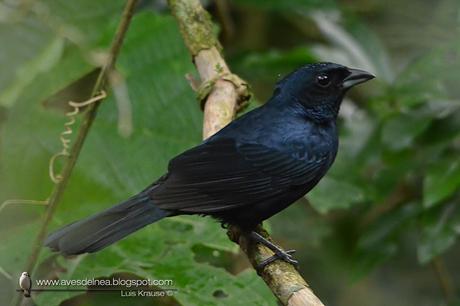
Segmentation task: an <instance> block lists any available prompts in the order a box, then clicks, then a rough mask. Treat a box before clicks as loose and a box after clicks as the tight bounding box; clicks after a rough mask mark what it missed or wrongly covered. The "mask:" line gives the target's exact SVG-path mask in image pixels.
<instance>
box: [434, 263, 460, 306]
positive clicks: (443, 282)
mask: <svg viewBox="0 0 460 306" xmlns="http://www.w3.org/2000/svg"><path fill="white" fill-rule="evenodd" d="M431 266H432V267H433V270H434V273H435V274H436V277H437V279H438V281H439V285H440V287H441V290H442V293H443V294H444V299H445V301H446V304H449V303H450V302H452V301H453V300H454V298H455V289H454V286H453V284H452V283H453V281H452V277H451V276H450V274H449V272H448V271H447V269H446V266H445V265H444V261H443V260H442V257H440V256H438V257H435V258H433V260H432V261H431Z"/></svg>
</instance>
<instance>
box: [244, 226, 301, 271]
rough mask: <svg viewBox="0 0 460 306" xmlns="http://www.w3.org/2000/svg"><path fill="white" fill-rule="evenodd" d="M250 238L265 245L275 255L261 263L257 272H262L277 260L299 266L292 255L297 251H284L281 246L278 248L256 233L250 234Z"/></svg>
mask: <svg viewBox="0 0 460 306" xmlns="http://www.w3.org/2000/svg"><path fill="white" fill-rule="evenodd" d="M249 237H251V239H252V240H254V241H256V242H258V243H261V244H263V245H264V246H266V247H267V248H269V249H270V250H272V251H273V253H275V254H274V255H273V256H271V257H269V258H267V259H264V260H263V261H261V262H260V263H259V264H258V265H257V267H256V270H257V271H262V269H263V268H264V267H265V266H266V265H268V264H270V263H272V262H274V261H275V260H277V259H282V260H284V261H285V262H287V263H290V264H292V265H294V266H297V264H298V263H299V262H298V261H297V260H295V259H294V258H293V257H292V254H294V253H295V250H287V251H285V250H283V249H282V248H280V247H279V246H277V245H276V244H274V243H273V242H271V241H269V240H268V239H266V238H265V237H263V236H262V235H261V234H259V233H257V232H255V231H252V232H250V234H249Z"/></svg>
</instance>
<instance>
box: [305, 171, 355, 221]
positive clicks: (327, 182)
mask: <svg viewBox="0 0 460 306" xmlns="http://www.w3.org/2000/svg"><path fill="white" fill-rule="evenodd" d="M307 197H308V198H309V200H310V202H311V204H312V206H313V208H315V209H316V210H317V211H318V212H320V213H322V214H325V213H327V212H329V211H330V210H333V209H345V208H350V207H351V206H352V205H353V204H356V203H359V202H362V201H364V193H363V191H362V190H361V189H360V188H359V187H357V186H355V185H353V184H351V183H348V182H345V181H339V180H337V179H334V178H331V177H329V176H326V177H325V178H323V179H322V180H321V182H320V183H319V184H318V185H317V186H316V187H315V188H314V189H313V190H312V191H310V192H309V193H308V196H307Z"/></svg>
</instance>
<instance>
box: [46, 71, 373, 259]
mask: <svg viewBox="0 0 460 306" xmlns="http://www.w3.org/2000/svg"><path fill="white" fill-rule="evenodd" d="M372 77H373V76H372V75H371V74H369V73H366V72H364V71H361V70H357V69H349V68H346V67H344V66H341V65H337V64H332V63H320V64H314V65H307V66H304V67H302V68H300V69H298V70H296V71H294V72H293V73H291V74H290V75H288V76H287V77H285V78H284V79H283V80H281V81H280V82H278V84H277V86H276V88H275V91H274V94H273V96H272V98H271V99H270V100H269V101H268V102H267V103H266V104H264V105H263V106H261V107H259V108H257V109H255V110H253V111H251V112H249V113H247V114H245V115H244V116H242V117H240V118H239V119H237V120H235V121H234V122H232V123H230V124H229V125H228V126H226V127H225V128H224V129H222V130H221V131H219V132H218V133H217V134H215V135H214V136H212V137H211V138H209V139H207V140H206V141H204V142H203V143H202V144H200V145H198V146H196V147H194V148H192V149H190V150H188V151H185V152H184V153H182V154H180V155H178V156H177V157H175V158H173V159H172V160H171V161H170V163H169V167H168V172H167V174H165V175H164V176H163V177H162V178H161V179H159V180H158V181H157V182H155V183H153V184H152V185H151V186H150V187H148V188H147V189H145V190H144V191H143V192H142V193H140V194H139V196H137V197H136V196H135V197H133V198H132V199H130V201H131V204H130V205H125V206H126V214H127V215H130V216H131V218H126V217H124V219H126V220H127V221H123V219H121V218H122V217H123V213H122V212H121V213H120V211H117V214H115V213H110V210H109V211H107V212H103V213H101V214H99V215H102V216H103V218H104V219H102V217H98V215H96V216H94V217H90V218H88V219H85V220H82V221H79V222H77V224H79V226H74V225H71V226H70V227H72V226H74V227H75V229H76V230H77V229H78V227H80V228H82V227H85V226H86V227H89V229H88V228H87V229H86V230H85V231H84V232H85V233H86V234H85V237H82V238H81V240H82V241H84V243H80V244H78V242H77V241H78V239H79V238H78V235H79V234H78V233H77V231H76V230H75V231H71V230H70V231H69V227H67V228H63V229H62V230H61V231H60V232H59V231H58V232H57V233H55V234H53V235H51V236H50V237H49V238H48V241H47V245H49V246H50V247H52V248H53V249H55V250H60V251H62V252H64V253H69V254H78V253H81V252H92V251H97V250H98V249H100V248H103V247H105V246H106V245H108V244H111V243H113V242H114V241H116V240H118V239H121V238H123V237H124V236H126V235H128V234H129V233H131V232H133V231H134V230H137V229H139V228H140V227H143V226H145V225H147V224H150V223H152V222H155V221H157V220H159V219H161V218H162V217H166V216H174V215H178V214H199V215H211V216H213V217H215V218H217V219H219V220H221V221H222V222H224V223H230V224H236V225H239V226H241V227H242V228H244V229H246V230H252V229H253V228H254V227H255V226H256V225H257V224H258V223H260V222H261V221H263V220H265V219H268V218H269V217H271V216H272V215H274V214H276V213H277V212H279V211H281V210H282V209H284V208H286V207H287V206H289V205H290V204H292V203H293V202H294V201H296V200H297V199H299V198H300V197H302V196H303V195H304V194H306V193H307V192H308V191H309V190H311V189H312V188H313V187H314V186H315V185H316V184H317V183H318V182H319V180H320V179H321V178H322V177H323V176H324V175H325V174H326V172H327V170H328V169H329V168H330V166H331V165H332V163H333V161H334V159H335V156H336V154H337V148H338V139H337V127H336V118H337V114H338V111H339V107H340V103H341V101H342V98H343V95H344V94H345V92H346V91H347V90H348V89H349V88H350V87H352V86H354V85H356V84H358V83H362V82H364V81H366V80H368V79H370V78H372ZM133 199H134V201H133ZM132 203H136V205H137V206H133V205H132ZM120 205H121V207H124V206H123V205H124V203H122V204H120ZM120 205H119V206H120ZM139 207H143V209H139ZM133 209H135V211H136V213H134V214H133V213H131V211H133ZM112 210H113V209H112ZM138 211H141V212H145V214H151V215H152V216H154V217H151V218H149V217H146V216H143V215H142V214H138V213H137V212H138ZM98 218H101V222H98V220H99V219H98ZM136 218H137V219H138V220H139V222H138V223H136V222H135V220H136ZM112 219H113V220H112ZM120 219H121V221H120ZM107 220H109V221H107ZM128 222H129V223H128ZM124 224H125V225H124ZM117 229H119V230H117ZM89 233H91V234H89ZM101 237H103V238H101ZM76 245H77V246H76Z"/></svg>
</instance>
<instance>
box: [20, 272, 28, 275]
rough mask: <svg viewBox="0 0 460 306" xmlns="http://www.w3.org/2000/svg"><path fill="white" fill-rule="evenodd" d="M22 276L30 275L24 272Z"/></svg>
mask: <svg viewBox="0 0 460 306" xmlns="http://www.w3.org/2000/svg"><path fill="white" fill-rule="evenodd" d="M21 276H29V273H27V272H22V273H21Z"/></svg>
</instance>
